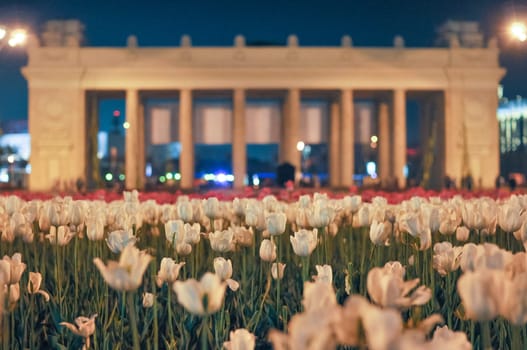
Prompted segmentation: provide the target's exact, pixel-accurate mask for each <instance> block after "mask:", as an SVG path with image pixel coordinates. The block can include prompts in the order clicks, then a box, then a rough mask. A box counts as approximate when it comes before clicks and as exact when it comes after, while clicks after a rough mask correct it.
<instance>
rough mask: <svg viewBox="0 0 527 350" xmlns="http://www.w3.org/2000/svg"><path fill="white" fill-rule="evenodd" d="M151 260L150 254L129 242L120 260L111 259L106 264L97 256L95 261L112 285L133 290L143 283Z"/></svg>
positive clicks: (123, 289) (114, 287)
mask: <svg viewBox="0 0 527 350" xmlns="http://www.w3.org/2000/svg"><path fill="white" fill-rule="evenodd" d="M151 260H152V257H151V256H150V255H148V254H146V253H145V252H144V251H139V249H137V248H136V247H135V246H134V245H132V244H129V245H127V246H126V247H125V248H124V249H123V251H122V252H121V256H120V257H119V261H118V262H117V261H109V262H108V265H105V264H104V263H103V262H102V260H101V259H99V258H95V259H93V263H94V264H95V266H96V267H97V268H98V269H99V271H100V272H101V275H102V277H103V278H104V280H105V281H106V283H108V285H109V286H110V287H112V288H113V289H115V290H121V291H133V290H136V289H137V288H138V287H139V286H140V285H141V282H142V279H143V274H144V273H145V270H146V268H147V267H148V264H149V263H150V261H151Z"/></svg>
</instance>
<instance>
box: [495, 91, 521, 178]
mask: <svg viewBox="0 0 527 350" xmlns="http://www.w3.org/2000/svg"><path fill="white" fill-rule="evenodd" d="M498 121H499V128H500V153H501V158H500V159H501V175H503V176H504V177H508V176H509V175H510V174H511V173H520V174H523V175H524V176H525V175H526V174H527V159H526V158H527V100H526V99H523V98H521V97H518V98H516V99H514V100H507V99H504V98H502V99H501V100H500V105H499V108H498Z"/></svg>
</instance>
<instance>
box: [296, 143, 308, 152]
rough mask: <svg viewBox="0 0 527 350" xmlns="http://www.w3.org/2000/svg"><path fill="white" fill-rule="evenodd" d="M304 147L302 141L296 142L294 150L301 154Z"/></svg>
mask: <svg viewBox="0 0 527 350" xmlns="http://www.w3.org/2000/svg"><path fill="white" fill-rule="evenodd" d="M305 146H306V144H305V143H304V142H303V141H298V142H297V143H296V149H297V150H298V151H299V152H302V151H303V150H304V147H305Z"/></svg>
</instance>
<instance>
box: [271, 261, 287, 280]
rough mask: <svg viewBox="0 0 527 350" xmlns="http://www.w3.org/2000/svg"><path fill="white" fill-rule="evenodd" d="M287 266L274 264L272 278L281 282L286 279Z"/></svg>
mask: <svg viewBox="0 0 527 350" xmlns="http://www.w3.org/2000/svg"><path fill="white" fill-rule="evenodd" d="M285 266H286V264H282V263H273V265H271V276H272V277H273V278H274V279H275V280H281V279H282V278H284V270H285Z"/></svg>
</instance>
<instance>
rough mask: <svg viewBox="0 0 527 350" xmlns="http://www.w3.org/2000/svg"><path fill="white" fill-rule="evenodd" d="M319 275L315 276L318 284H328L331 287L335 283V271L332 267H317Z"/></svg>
mask: <svg viewBox="0 0 527 350" xmlns="http://www.w3.org/2000/svg"><path fill="white" fill-rule="evenodd" d="M315 268H316V269H317V275H316V276H313V279H314V280H315V281H317V282H321V283H327V284H329V285H331V284H332V283H333V270H332V269H331V265H316V266H315Z"/></svg>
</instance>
